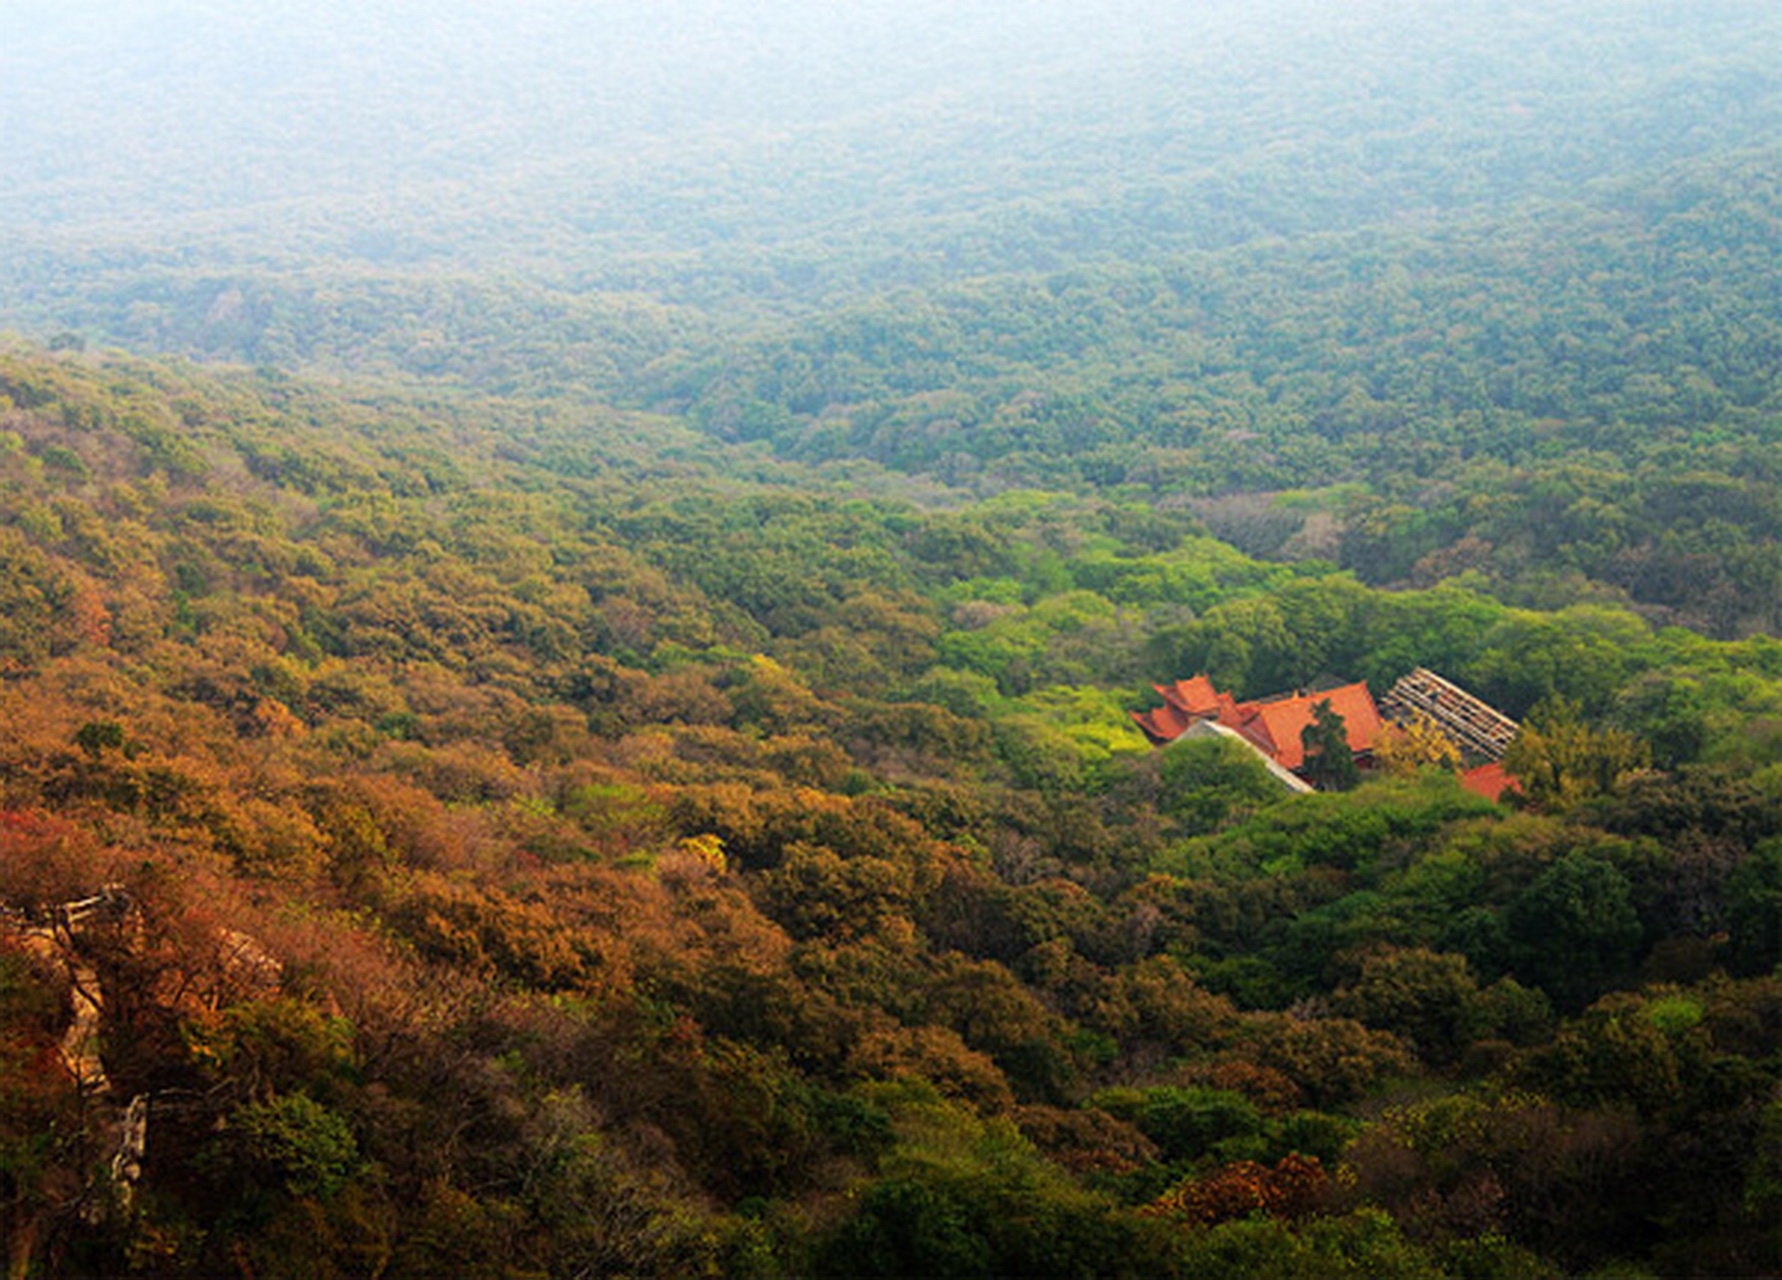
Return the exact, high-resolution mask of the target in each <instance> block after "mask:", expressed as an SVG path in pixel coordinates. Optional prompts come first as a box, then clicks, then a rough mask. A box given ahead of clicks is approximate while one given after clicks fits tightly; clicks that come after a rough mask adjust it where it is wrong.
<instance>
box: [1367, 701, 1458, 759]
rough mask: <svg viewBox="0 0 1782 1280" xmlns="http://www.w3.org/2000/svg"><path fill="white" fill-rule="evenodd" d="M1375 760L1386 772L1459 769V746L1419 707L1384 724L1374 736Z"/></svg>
mask: <svg viewBox="0 0 1782 1280" xmlns="http://www.w3.org/2000/svg"><path fill="white" fill-rule="evenodd" d="M1374 761H1375V763H1377V764H1378V765H1379V767H1380V768H1381V769H1383V770H1385V771H1386V772H1387V773H1394V774H1412V773H1416V772H1417V771H1418V770H1420V769H1444V770H1446V771H1447V772H1449V773H1458V772H1460V768H1461V758H1460V748H1459V747H1457V746H1455V745H1454V739H1452V738H1450V737H1449V736H1448V735H1447V734H1446V733H1444V732H1442V729H1441V726H1439V725H1437V724H1436V722H1435V721H1434V720H1432V719H1430V718H1429V717H1428V716H1427V715H1425V714H1424V713H1423V712H1421V711H1415V712H1413V713H1412V714H1411V716H1410V718H1409V719H1407V720H1401V721H1399V722H1398V723H1396V724H1388V725H1386V726H1384V727H1383V728H1382V729H1381V731H1380V735H1379V737H1377V738H1376V739H1375V740H1374Z"/></svg>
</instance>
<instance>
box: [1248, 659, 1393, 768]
mask: <svg viewBox="0 0 1782 1280" xmlns="http://www.w3.org/2000/svg"><path fill="white" fill-rule="evenodd" d="M1322 702H1329V703H1330V709H1331V710H1332V711H1334V712H1336V713H1337V714H1338V715H1339V716H1341V717H1342V718H1343V732H1344V734H1346V735H1347V737H1348V739H1349V750H1350V751H1352V752H1354V753H1356V754H1357V755H1359V754H1361V753H1363V752H1367V751H1372V750H1373V749H1374V741H1375V739H1377V738H1378V737H1379V735H1380V713H1379V711H1378V710H1377V709H1376V708H1375V707H1374V699H1373V696H1372V695H1371V694H1369V693H1368V691H1367V684H1366V682H1365V681H1362V682H1358V683H1356V684H1346V685H1343V686H1342V687H1340V688H1336V689H1327V690H1325V691H1323V692H1321V693H1296V694H1293V695H1292V696H1290V697H1286V698H1274V699H1271V700H1269V701H1266V702H1244V703H1239V704H1238V709H1239V714H1240V716H1241V719H1240V721H1239V722H1238V723H1237V724H1234V725H1232V728H1234V729H1236V730H1237V731H1238V732H1239V733H1241V734H1243V735H1244V736H1245V737H1246V738H1249V739H1250V741H1252V742H1254V743H1255V744H1256V745H1257V746H1259V747H1261V748H1262V749H1263V750H1264V751H1267V752H1268V753H1269V754H1270V755H1271V756H1273V757H1274V758H1275V759H1276V760H1277V761H1279V762H1280V763H1281V764H1283V765H1285V766H1286V767H1287V768H1289V769H1298V768H1300V767H1301V766H1303V765H1304V764H1305V762H1306V759H1305V748H1304V747H1303V746H1302V745H1301V743H1300V734H1301V733H1303V732H1304V731H1305V730H1306V729H1308V728H1310V727H1311V725H1312V724H1313V720H1314V716H1313V713H1314V710H1315V709H1316V708H1317V706H1318V704H1319V703H1322Z"/></svg>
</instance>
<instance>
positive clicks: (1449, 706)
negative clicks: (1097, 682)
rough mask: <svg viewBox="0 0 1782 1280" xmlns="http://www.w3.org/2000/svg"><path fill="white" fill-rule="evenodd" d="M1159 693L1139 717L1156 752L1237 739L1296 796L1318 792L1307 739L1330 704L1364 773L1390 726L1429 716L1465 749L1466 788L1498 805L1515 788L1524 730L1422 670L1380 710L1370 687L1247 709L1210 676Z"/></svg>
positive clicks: (1307, 693)
mask: <svg viewBox="0 0 1782 1280" xmlns="http://www.w3.org/2000/svg"><path fill="white" fill-rule="evenodd" d="M1152 687H1153V688H1155V689H1156V690H1157V692H1158V694H1159V695H1161V696H1162V698H1163V705H1162V706H1161V707H1154V708H1152V709H1150V710H1148V711H1135V712H1133V713H1132V718H1133V720H1134V721H1135V722H1136V723H1137V724H1138V727H1139V728H1140V729H1141V730H1143V731H1144V734H1145V736H1146V737H1147V738H1149V739H1150V740H1151V742H1152V744H1153V745H1154V746H1160V747H1161V746H1166V745H1168V744H1169V743H1172V742H1175V741H1176V740H1178V739H1180V738H1198V737H1206V736H1213V735H1216V736H1220V737H1231V738H1234V739H1236V740H1237V741H1239V742H1241V743H1243V744H1244V745H1245V746H1247V747H1249V748H1250V749H1251V750H1252V751H1254V752H1256V753H1257V754H1258V755H1260V756H1261V757H1262V758H1263V759H1264V760H1265V761H1266V762H1267V763H1268V764H1269V766H1270V768H1271V771H1272V772H1274V773H1275V774H1276V776H1277V777H1281V778H1282V780H1283V781H1284V782H1287V783H1288V785H1292V786H1294V789H1296V790H1310V789H1311V786H1310V784H1309V783H1308V782H1307V781H1306V780H1305V774H1306V760H1305V748H1304V745H1303V737H1302V735H1303V734H1304V731H1305V730H1306V729H1307V728H1308V727H1310V726H1311V725H1312V724H1313V723H1314V719H1315V715H1316V711H1317V708H1318V707H1319V706H1320V705H1321V704H1324V703H1329V704H1330V709H1331V710H1332V711H1334V712H1336V713H1337V715H1339V716H1341V717H1342V720H1343V733H1344V735H1345V736H1346V737H1347V738H1348V742H1349V750H1350V751H1351V752H1352V753H1354V757H1355V763H1356V766H1357V767H1358V768H1360V769H1361V770H1363V771H1365V770H1367V769H1368V768H1370V767H1371V766H1372V764H1373V755H1374V745H1375V743H1376V742H1377V741H1378V740H1379V736H1380V732H1381V730H1382V729H1383V728H1384V727H1385V726H1386V725H1387V724H1388V723H1391V722H1393V721H1404V720H1409V719H1410V718H1412V717H1413V716H1417V715H1422V716H1426V717H1428V718H1429V720H1430V721H1432V722H1433V723H1434V724H1435V726H1436V727H1437V728H1438V729H1440V730H1441V731H1442V732H1443V733H1444V734H1445V735H1446V736H1447V737H1448V738H1449V739H1450V740H1451V741H1452V742H1453V743H1454V745H1455V746H1456V747H1458V748H1459V749H1460V752H1461V755H1462V758H1463V759H1465V760H1466V762H1467V764H1468V765H1469V766H1470V767H1469V768H1468V769H1467V770H1466V772H1464V773H1463V774H1461V778H1460V781H1461V785H1462V786H1464V787H1466V788H1467V789H1468V790H1469V791H1473V792H1476V793H1478V794H1479V795H1483V796H1485V797H1487V798H1488V799H1492V800H1496V799H1498V798H1499V797H1500V796H1501V795H1502V794H1503V792H1504V791H1505V790H1507V789H1509V788H1511V787H1513V785H1514V784H1513V782H1512V781H1511V780H1510V778H1509V776H1508V775H1507V774H1505V773H1504V770H1503V766H1502V764H1500V763H1499V761H1500V760H1501V758H1502V756H1503V753H1504V748H1506V747H1507V746H1508V745H1509V743H1510V740H1511V739H1512V738H1513V737H1514V736H1515V734H1516V729H1517V725H1516V722H1515V721H1514V720H1511V719H1510V718H1509V717H1508V716H1505V715H1503V714H1502V713H1501V712H1499V711H1497V710H1496V709H1494V708H1492V707H1490V706H1488V705H1486V704H1485V703H1483V702H1481V701H1480V700H1479V699H1477V698H1475V697H1473V696H1472V695H1471V694H1469V693H1467V692H1466V691H1465V690H1464V689H1461V688H1460V687H1459V686H1457V685H1454V684H1451V683H1449V682H1448V681H1446V680H1444V679H1442V678H1441V677H1440V676H1438V675H1436V674H1435V673H1434V672H1432V671H1429V670H1426V669H1425V668H1422V667H1418V668H1417V669H1416V670H1415V671H1412V672H1411V673H1410V674H1409V675H1407V676H1404V677H1403V678H1402V679H1400V680H1399V681H1398V682H1397V683H1396V684H1394V685H1393V686H1392V689H1391V690H1390V691H1389V692H1388V693H1387V694H1386V696H1385V697H1384V698H1383V699H1381V701H1380V702H1379V703H1378V704H1376V703H1375V702H1374V697H1373V694H1372V693H1371V692H1369V690H1368V687H1367V681H1365V680H1358V681H1356V682H1355V683H1353V684H1341V685H1335V686H1333V687H1330V688H1326V689H1315V690H1304V689H1301V690H1295V691H1294V692H1292V693H1284V694H1276V695H1274V696H1272V697H1267V698H1254V699H1249V700H1246V701H1242V702H1240V701H1238V700H1237V699H1236V698H1234V697H1232V695H1231V694H1230V693H1228V692H1226V691H1225V690H1223V689H1218V688H1215V687H1214V685H1213V682H1212V680H1211V679H1209V678H1208V677H1207V676H1205V675H1197V676H1193V677H1191V678H1189V679H1187V680H1177V681H1176V682H1175V683H1174V684H1167V685H1163V684H1160V685H1154V686H1152ZM1382 708H1384V714H1382Z"/></svg>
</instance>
